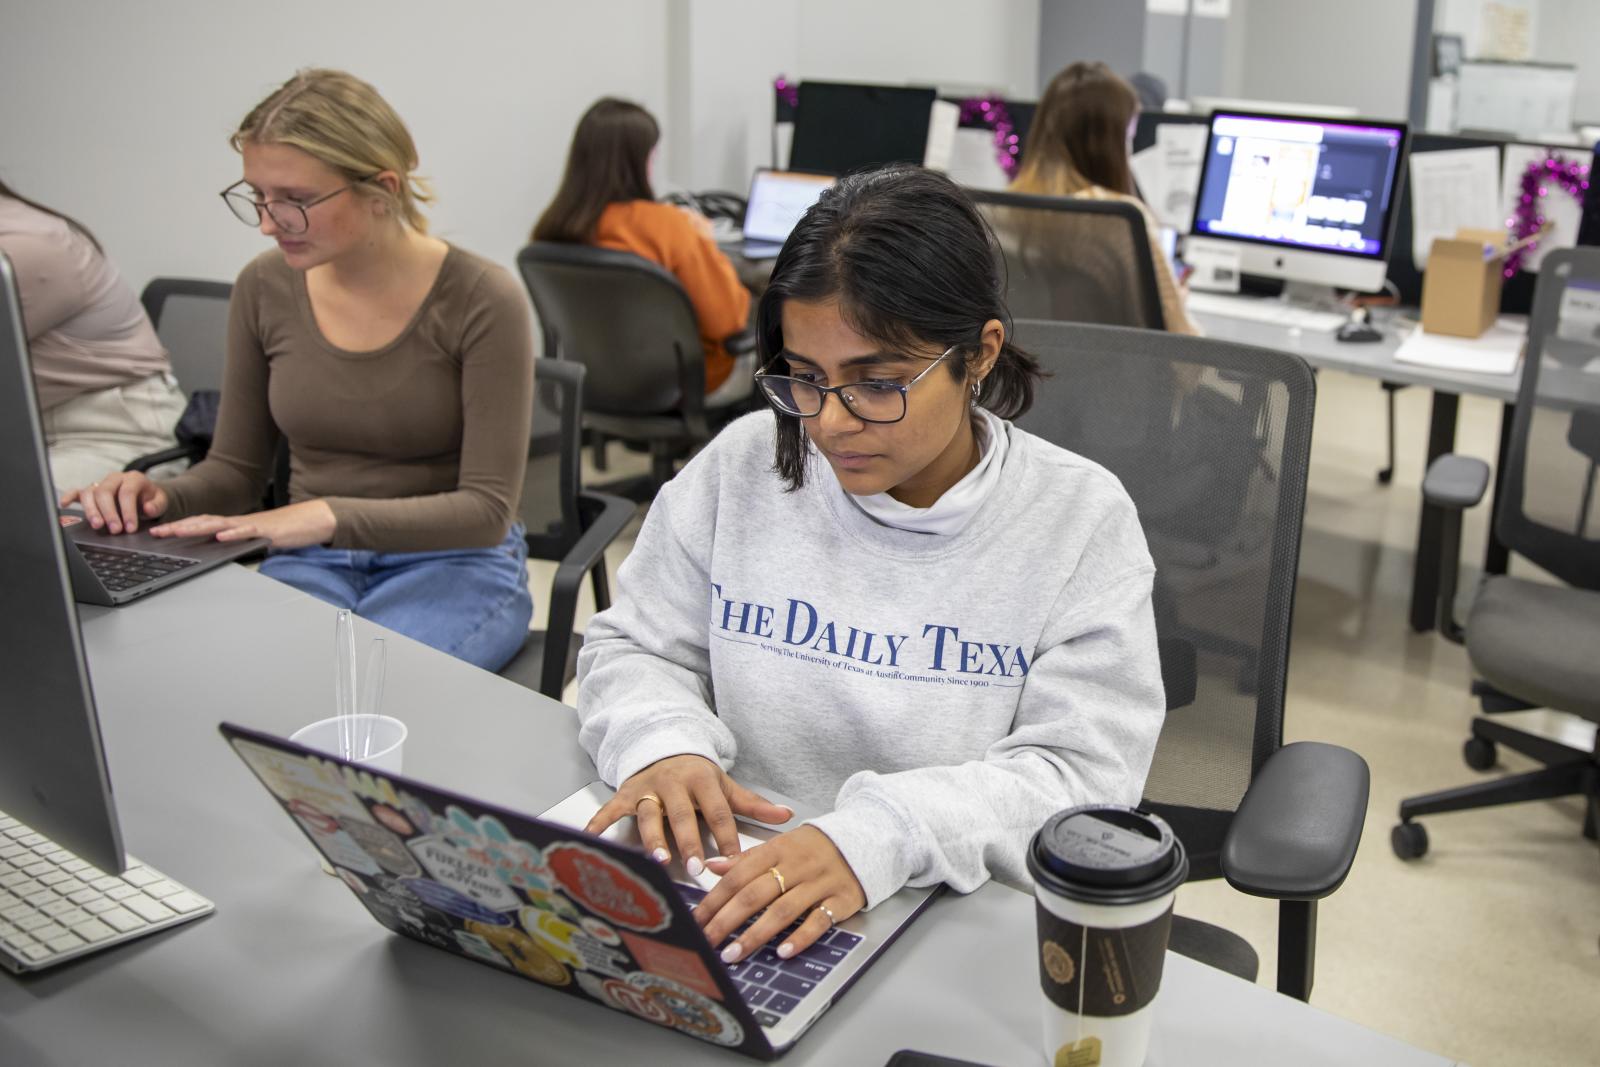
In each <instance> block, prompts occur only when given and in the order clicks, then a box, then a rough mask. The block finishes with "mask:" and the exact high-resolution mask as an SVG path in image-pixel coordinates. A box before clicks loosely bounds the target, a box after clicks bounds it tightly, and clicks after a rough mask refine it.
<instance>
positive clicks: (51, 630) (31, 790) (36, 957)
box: [0, 255, 212, 1058]
mask: <svg viewBox="0 0 1600 1067" xmlns="http://www.w3.org/2000/svg"><path fill="white" fill-rule="evenodd" d="M21 323H22V319H21V316H20V314H19V313H18V301H17V291H16V285H15V279H14V276H13V275H12V273H11V264H10V262H9V261H8V260H7V259H6V258H5V256H4V255H0V471H3V475H4V481H3V483H0V484H4V485H5V487H6V497H7V502H8V505H9V509H10V510H9V512H8V513H7V515H6V519H5V522H3V523H0V588H3V589H4V590H5V596H6V601H5V610H4V611H3V612H0V966H3V967H5V968H6V969H8V970H11V971H18V972H20V971H32V970H39V969H41V968H44V967H49V966H51V965H53V964H57V963H61V962H64V961H66V960H70V959H75V958H76V957H79V956H83V955H87V954H88V953H91V952H97V951H99V950H100V949H103V948H107V947H109V946H111V945H115V944H119V943H121V942H123V941H127V940H130V939H132V938H135V937H140V936H142V935H144V934H148V933H153V932H155V931H156V930H161V929H165V928H166V927H169V926H175V925H177V924H179V923H183V922H187V921H188V920H190V919H194V918H198V917H200V916H202V915H205V914H207V913H209V912H210V911H211V910H212V906H211V903H210V902H209V901H207V900H205V899H203V898H201V897H200V896H198V895H196V894H195V893H192V892H190V891H188V890H187V889H184V888H183V887H182V886H180V885H178V884H177V883H176V882H173V881H172V880H171V879H169V878H167V877H166V876H164V875H163V874H161V872H159V871H156V870H153V869H151V868H150V867H147V866H145V865H144V864H142V863H140V862H139V861H138V860H136V859H134V858H133V857H132V856H129V855H127V854H126V853H124V851H123V847H122V833H121V829H120V827H119V825H118V822H117V814H116V809H115V807H114V806H113V804H112V798H111V780H110V776H109V773H108V771H107V769H106V761H105V753H104V751H103V749H102V747H101V744H100V722H99V718H98V716H97V714H96V711H95V703H94V691H93V689H92V688H91V686H90V683H89V673H88V667H87V665H86V663H85V662H84V656H83V640H82V637H81V635H80V634H79V631H78V616H77V608H76V607H75V605H74V604H73V602H72V596H71V594H70V592H69V590H68V577H67V563H68V546H67V543H66V542H65V540H64V539H63V538H62V537H61V535H60V533H59V532H58V531H59V529H60V528H59V526H58V524H57V511H56V506H55V501H54V500H53V499H52V493H53V490H52V488H51V485H50V477H49V473H48V471H49V467H48V466H47V464H46V461H45V446H44V434H43V433H42V432H41V429H40V420H39V408H38V405H37V403H36V401H35V398H34V391H33V374H32V372H31V371H30V369H29V367H28V361H27V346H26V343H25V341H24V337H23V333H22V325H21ZM0 1058H3V1057H0Z"/></svg>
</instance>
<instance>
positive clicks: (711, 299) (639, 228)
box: [592, 200, 750, 393]
mask: <svg viewBox="0 0 1600 1067" xmlns="http://www.w3.org/2000/svg"><path fill="white" fill-rule="evenodd" d="M592 243H593V244H595V245H597V246H599V247H601V248H612V249H616V250H617V251H619V252H632V253H633V254H634V255H636V256H643V257H644V258H645V259H648V260H650V261H651V262H653V263H659V264H661V266H663V267H665V268H666V269H667V270H669V271H671V272H672V273H673V275H674V276H675V277H676V278H677V279H678V281H679V282H680V283H681V284H682V285H683V289H684V292H686V293H688V294H689V303H691V304H693V305H694V315H695V318H696V319H698V320H699V322H700V342H701V344H703V345H704V346H705V350H706V392H708V393H709V392H710V391H711V390H713V389H715V388H716V387H717V386H719V385H721V384H722V383H723V382H724V381H726V380H727V378H728V375H729V374H730V373H732V371H733V357H732V356H730V355H728V353H727V351H726V350H725V349H724V348H723V347H722V340H723V338H725V337H727V336H729V335H730V334H735V333H738V332H739V331H740V330H743V329H744V328H745V325H746V322H747V320H748V317H749V314H750V294H749V292H747V291H746V290H745V287H744V286H743V285H741V284H739V277H738V275H736V274H735V273H734V271H733V264H732V263H730V262H728V257H727V256H725V255H723V254H722V252H721V250H720V249H718V248H717V243H716V242H715V241H713V240H712V239H711V233H710V230H709V229H707V228H705V227H704V226H702V225H701V224H700V223H699V222H697V221H696V220H695V218H694V216H692V215H690V214H689V213H688V212H687V211H685V210H683V209H682V208H679V207H674V206H673V205H671V204H659V203H656V202H655V201H653V200H629V201H626V202H623V203H616V204H610V205H608V206H607V207H606V209H605V211H604V212H602V213H601V215H600V221H599V222H598V223H596V224H595V228H594V240H593V242H592Z"/></svg>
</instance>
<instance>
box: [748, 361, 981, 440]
mask: <svg viewBox="0 0 1600 1067" xmlns="http://www.w3.org/2000/svg"><path fill="white" fill-rule="evenodd" d="M960 347H961V345H959V344H954V345H951V346H950V347H949V348H947V349H945V350H944V352H943V353H941V354H940V356H939V358H938V359H935V360H934V361H933V362H932V363H930V364H928V365H927V366H926V367H924V368H923V369H922V371H921V372H920V373H918V374H917V376H916V377H915V378H912V379H911V380H910V381H909V382H906V383H905V384H904V385H901V384H900V383H899V382H882V381H864V382H852V383H851V384H849V385H817V384H816V383H815V382H808V381H806V380H805V379H804V378H792V377H790V376H788V375H785V374H757V375H756V384H757V385H759V386H760V387H761V391H762V393H764V394H765V395H766V398H767V403H769V404H771V405H772V406H773V407H774V408H777V409H778V411H780V412H782V413H783V414H785V415H796V416H799V417H800V418H802V419H810V418H815V417H816V416H818V415H820V414H822V405H823V404H825V403H827V400H828V394H829V393H834V394H837V395H838V397H839V402H840V403H842V404H843V405H844V406H845V408H846V409H847V410H848V411H849V412H850V414H852V415H854V416H855V417H856V418H858V419H860V420H861V421H862V422H899V421H900V420H901V419H903V418H905V417H906V408H907V404H908V396H907V394H908V393H909V392H910V391H911V387H912V386H913V385H916V384H917V383H918V382H920V381H922V379H924V378H926V377H927V376H928V375H929V374H931V373H932V372H933V368H935V367H937V366H938V365H939V364H940V363H943V362H944V359H945V357H946V356H948V355H949V354H950V353H952V352H954V351H955V350H956V349H958V348H960Z"/></svg>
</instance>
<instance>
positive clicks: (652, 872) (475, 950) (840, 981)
mask: <svg viewBox="0 0 1600 1067" xmlns="http://www.w3.org/2000/svg"><path fill="white" fill-rule="evenodd" d="M219 729H220V730H221V731H222V734H223V736H224V737H226V738H227V739H228V741H229V743H230V744H231V745H232V747H233V750H234V752H235V753H237V754H238V756H239V757H240V758H241V759H242V760H244V762H245V763H246V765H248V766H249V768H250V770H251V771H252V772H254V774H255V776H256V777H257V778H258V779H259V780H260V781H261V784H262V785H263V786H265V787H266V788H267V790H268V791H269V792H270V793H271V794H272V795H273V797H274V798H275V799H276V800H277V801H278V803H279V805H281V806H282V808H283V809H284V811H285V812H286V813H287V814H288V815H289V816H290V818H292V819H293V820H294V821H295V824H296V825H297V826H299V827H300V829H301V831H302V832H303V833H304V834H305V835H306V837H307V838H309V839H310V841H311V843H312V844H313V845H315V846H316V848H317V851H318V852H320V853H321V854H322V857H323V859H324V860H325V861H326V862H327V863H328V864H329V865H331V866H332V868H333V870H334V871H335V873H337V874H338V876H339V877H340V878H341V879H342V880H343V881H344V882H345V884H346V885H347V886H348V887H349V888H350V890H351V892H353V893H354V894H355V896H356V898H357V899H358V900H359V901H360V902H361V903H362V905H364V906H365V907H366V909H367V910H368V911H369V912H370V913H371V914H372V916H373V918H375V919H377V920H378V922H379V923H381V924H382V925H384V926H385V927H387V928H388V929H390V930H392V931H394V932H395V933H398V934H402V935H404V936H406V937H409V938H411V939H413V940H416V941H421V942H422V943H424V944H427V945H432V946H433V947H435V948H438V949H442V950H444V951H446V952H450V953H452V954H454V955H457V956H464V957H466V958H468V959H472V960H475V961H477V962H479V963H482V964H484V965H486V966H490V967H496V968H499V969H501V970H505V971H508V972H511V973H513V974H517V975H520V976H521V977H523V978H526V979H529V980H531V981H534V982H538V983H540V984H541V985H546V986H549V987H551V988H552V989H555V990H558V991H560V992H562V993H566V994H568V995H569V996H576V997H581V998H583V999H585V1000H592V1001H594V1002H596V1003H598V1004H602V1005H604V1006H606V1007H608V1008H612V1009H614V1010H617V1011H621V1012H626V1013H628V1014H630V1015H636V1016H638V1017H639V1018H641V1019H644V1020H646V1021H648V1022H652V1023H655V1024H656V1025H658V1026H661V1027H665V1028H668V1029H672V1030H676V1031H678V1032H679V1033H683V1034H687V1035H689V1036H690V1037H695V1038H699V1039H700V1040H702V1041H706V1042H710V1043H711V1044H714V1045H719V1046H722V1047H724V1048H728V1049H733V1050H735V1051H738V1052H742V1053H744V1054H745V1055H748V1056H754V1057H757V1058H760V1059H772V1058H774V1057H776V1056H777V1055H778V1054H779V1053H781V1052H783V1051H784V1050H785V1049H787V1048H788V1047H789V1046H790V1045H792V1044H794V1042H795V1041H796V1040H798V1039H799V1037H800V1036H801V1034H803V1033H804V1032H805V1031H806V1029H807V1028H808V1027H809V1026H810V1025H811V1024H812V1023H814V1022H815V1021H816V1020H817V1019H818V1018H819V1017H820V1016H821V1014H822V1013H823V1012H824V1011H825V1010H827V1008H828V1006H829V1005H830V1004H832V1003H833V1001H834V1000H835V999H837V998H838V997H839V996H840V995H841V994H843V993H844V992H845V990H846V989H848V988H849V986H850V985H851V984H853V983H854V981H855V980H856V978H857V977H859V976H860V974H861V973H862V971H864V970H865V969H866V968H867V967H868V966H870V965H871V964H872V963H873V962H874V961H875V960H877V959H878V958H879V957H880V956H881V955H882V953H883V952H884V950H885V949H886V948H888V946H889V944H890V943H891V942H892V941H893V940H894V938H895V937H896V936H897V935H898V934H899V933H900V931H901V930H903V929H904V928H905V926H906V925H907V924H908V923H910V922H911V921H912V920H913V919H914V918H916V916H917V915H918V914H920V913H921V911H922V910H923V908H925V907H926V906H927V905H928V903H929V902H930V901H931V900H932V898H933V896H934V894H935V892H936V890H934V889H921V890H902V891H901V892H900V893H897V894H895V896H893V897H891V898H890V899H889V900H886V901H884V902H883V903H881V904H879V905H878V906H877V907H876V908H874V909H872V911H871V912H865V913H862V914H860V915H857V916H854V917H852V918H850V919H847V920H845V921H844V922H842V923H840V924H839V925H838V926H836V927H834V929H832V930H830V931H829V932H828V933H827V934H826V935H825V936H824V937H823V938H822V939H821V940H820V941H819V942H818V943H817V944H815V945H813V946H811V947H810V948H808V949H806V950H805V951H804V952H802V953H799V954H798V955H796V956H794V957H792V958H791V959H788V960H781V959H779V958H778V956H777V954H776V952H774V951H773V949H774V948H776V946H777V943H778V941H779V940H781V939H782V937H783V936H784V935H782V934H780V935H779V938H778V939H777V940H775V941H774V942H773V943H772V944H770V945H768V946H767V947H766V948H763V949H762V950H760V951H758V952H756V953H754V954H753V955H751V956H749V957H747V958H746V959H744V960H741V961H740V962H738V963H735V964H732V965H729V964H725V963H723V962H722V960H721V959H720V958H719V956H718V954H717V948H716V947H714V946H713V945H712V944H711V943H710V942H709V941H707V940H706V938H705V935H704V933H702V931H701V929H700V926H699V924H698V923H696V922H695V920H694V916H693V915H692V914H691V909H692V908H693V907H694V905H695V904H696V903H698V902H699V900H700V898H701V897H702V896H704V894H705V891H706V889H707V888H708V886H709V883H708V882H707V878H708V876H707V875H702V876H701V878H700V884H697V883H696V880H695V879H692V878H690V877H689V876H688V875H687V873H686V872H684V870H683V869H682V867H681V866H679V865H677V864H676V862H674V863H672V864H660V863H657V862H655V861H654V860H652V859H650V858H649V857H648V856H646V855H645V853H644V851H643V850H642V849H641V848H640V847H638V839H637V837H636V836H635V835H634V834H633V821H632V820H631V819H629V820H624V821H623V823H622V824H619V825H618V826H616V827H613V828H612V829H611V830H608V831H607V832H606V834H605V835H602V836H595V835H593V834H586V833H584V832H583V831H582V830H581V829H578V828H577V827H581V826H582V825H584V824H585V823H586V822H587V821H588V819H589V817H590V816H591V815H593V814H594V812H595V811H596V810H598V808H599V806H600V805H601V804H603V803H604V802H605V801H606V800H607V799H608V798H609V796H610V792H611V791H610V790H609V789H608V788H607V787H606V786H604V785H603V784H601V783H598V782H596V783H593V784H592V785H590V786H587V787H585V789H583V790H580V791H579V792H578V793H575V794H573V795H572V796H571V797H568V798H567V799H566V800H564V801H562V802H561V803H560V804H558V805H556V806H555V807H554V808H551V809H550V810H549V811H547V812H545V813H544V815H542V816H540V817H537V818H535V817H531V816H526V815H520V814H517V813H516V812H512V811H507V810H505V809H503V808H498V807H495V806H493V805H490V804H485V803H482V802H481V801H477V800H472V799H470V798H467V797H464V796H461V795H459V794H456V793H451V792H447V791H446V790H443V789H436V788H434V787H432V786H429V785H425V784H423V783H421V782H418V781H416V780H414V779H411V778H405V777H402V776H400V775H384V774H381V773H377V772H373V771H371V770H368V769H366V768H363V767H360V766H358V765H356V764H354V763H351V762H348V761H345V760H341V759H339V758H337V757H335V756H331V755H325V754H323V753H319V752H314V751H312V750H311V749H307V748H304V747H302V746H300V745H297V744H295V743H294V742H292V741H286V740H283V739H282V738H278V737H274V736H272V735H271V734H265V733H261V732H259V731H256V730H251V729H247V728H245V727H241V726H235V725H233V724H231V723H223V724H221V726H220V727H219ZM773 833H774V831H771V830H769V829H767V828H764V827H757V826H755V825H754V824H743V823H741V839H742V840H743V841H744V843H745V845H746V847H748V846H749V845H754V844H756V843H758V839H759V838H761V837H763V836H771V835H772V834H773ZM708 854H715V849H714V848H712V849H708Z"/></svg>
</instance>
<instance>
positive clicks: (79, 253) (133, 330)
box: [0, 182, 184, 488]
mask: <svg viewBox="0 0 1600 1067" xmlns="http://www.w3.org/2000/svg"><path fill="white" fill-rule="evenodd" d="M0 252H4V253H5V254H6V255H7V256H8V257H9V258H10V259H11V265H12V266H13V267H14V268H15V269H16V272H17V289H18V291H19V295H20V296H21V297H22V314H23V320H24V321H23V325H24V326H25V327H26V329H27V331H28V349H29V352H30V354H31V356H32V358H33V379H34V383H35V386H36V388H37V390H38V393H39V406H40V408H42V409H43V410H42V411H41V413H40V414H41V415H42V418H43V424H44V434H45V441H46V444H47V446H48V449H49V453H50V477H51V479H52V480H53V481H54V482H55V484H56V485H57V486H59V487H62V488H68V487H71V486H77V485H85V484H87V483H89V482H92V481H94V480H95V479H96V478H98V477H100V476H101V475H103V474H109V473H110V472H112V471H119V470H121V469H122V468H123V466H124V465H126V464H127V463H128V461H129V460H132V459H136V458H138V457H139V456H143V455H147V454H148V453H151V452H158V451H160V450H161V449H163V448H170V447H171V446H172V445H174V444H176V443H177V442H176V441H175V440H174V438H173V434H172V431H173V427H175V426H176V425H177V424H178V418H179V416H181V415H182V414H183V407H184V396H183V390H182V389H180V388H179V387H178V382H177V380H176V379H174V378H173V377H172V364H171V362H170V361H168V359H167V350H166V349H165V348H163V347H162V346H161V341H160V339H159V338H157V337H156V331H155V329H154V328H153V327H152V326H151V325H150V318H149V316H147V315H146V314H145V313H144V308H143V307H141V306H140V304H139V298H138V297H137V296H135V295H134V293H133V290H132V289H131V288H129V287H128V283H127V282H126V281H124V280H123V278H122V275H121V274H120V273H119V272H118V271H117V268H116V266H115V265H113V264H112V262H111V261H110V260H109V259H107V258H106V255H105V252H104V251H102V249H101V248H100V242H99V241H97V240H95V237H94V234H92V233H90V232H89V230H88V229H87V228H86V227H85V226H83V225H82V224H81V223H79V222H78V221H77V220H75V219H72V218H69V217H67V216H66V215H63V214H62V213H61V212H59V211H56V210H55V209H54V208H49V207H46V206H45V205H43V204H39V203H35V202H34V201H32V200H29V199H28V198H27V197H24V196H21V195H19V194H18V193H16V192H14V191H13V190H12V189H11V188H10V187H9V186H8V185H6V184H5V183H4V182H0Z"/></svg>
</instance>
